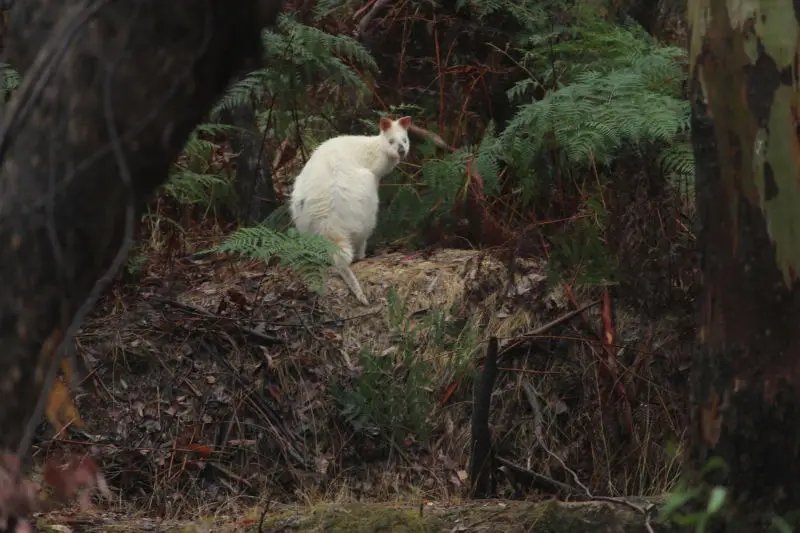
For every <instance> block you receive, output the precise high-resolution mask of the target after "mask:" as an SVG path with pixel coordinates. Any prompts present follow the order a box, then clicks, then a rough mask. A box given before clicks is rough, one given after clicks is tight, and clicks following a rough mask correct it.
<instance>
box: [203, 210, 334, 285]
mask: <svg viewBox="0 0 800 533" xmlns="http://www.w3.org/2000/svg"><path fill="white" fill-rule="evenodd" d="M337 250H338V248H337V247H336V245H335V244H333V242H331V241H330V240H328V239H326V238H325V237H322V236H320V235H315V234H312V233H300V232H298V231H297V230H296V229H294V228H290V229H289V230H288V231H286V233H280V232H277V231H274V230H272V229H270V228H269V227H267V226H266V225H264V224H260V225H258V226H254V227H250V228H239V229H238V230H236V231H235V232H233V233H231V234H230V235H229V236H228V237H227V239H225V241H223V242H222V243H221V244H220V245H218V246H216V247H215V248H213V249H212V250H211V251H214V252H232V253H235V254H238V255H242V256H244V257H248V258H251V259H258V260H260V261H264V262H267V261H269V260H270V259H272V258H273V257H276V256H277V257H278V258H280V261H281V264H283V265H285V266H288V267H291V268H292V269H294V270H296V271H297V272H298V273H299V274H300V276H301V277H302V278H303V280H304V281H305V282H306V283H307V284H308V285H309V287H310V288H311V289H312V290H315V291H321V290H322V289H323V288H324V286H325V279H326V277H327V275H326V273H327V269H328V267H329V266H330V265H331V264H332V263H333V260H332V258H333V254H334V253H336V251H337Z"/></svg>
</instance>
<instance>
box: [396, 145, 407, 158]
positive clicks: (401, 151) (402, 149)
mask: <svg viewBox="0 0 800 533" xmlns="http://www.w3.org/2000/svg"><path fill="white" fill-rule="evenodd" d="M397 154H398V155H399V156H400V157H403V156H404V155H406V147H405V146H403V145H402V144H401V145H400V146H398V147H397Z"/></svg>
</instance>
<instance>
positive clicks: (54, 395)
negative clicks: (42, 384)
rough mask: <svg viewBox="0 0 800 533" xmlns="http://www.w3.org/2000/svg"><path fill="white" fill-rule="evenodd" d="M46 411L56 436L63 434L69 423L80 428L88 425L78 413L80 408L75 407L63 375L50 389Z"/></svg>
mask: <svg viewBox="0 0 800 533" xmlns="http://www.w3.org/2000/svg"><path fill="white" fill-rule="evenodd" d="M44 413H45V416H47V419H48V420H49V421H50V423H51V424H53V427H54V428H55V430H56V438H58V437H59V436H61V435H62V433H63V431H64V429H65V428H66V427H67V425H69V424H75V425H76V426H78V427H80V428H85V427H86V424H84V422H83V420H81V417H80V414H79V413H78V408H77V407H75V404H74V403H73V402H72V398H70V396H69V387H67V384H66V382H65V381H64V379H63V378H62V377H61V376H59V377H58V378H57V379H56V381H55V382H54V383H53V388H52V389H50V395H49V396H48V397H47V405H46V406H45V410H44Z"/></svg>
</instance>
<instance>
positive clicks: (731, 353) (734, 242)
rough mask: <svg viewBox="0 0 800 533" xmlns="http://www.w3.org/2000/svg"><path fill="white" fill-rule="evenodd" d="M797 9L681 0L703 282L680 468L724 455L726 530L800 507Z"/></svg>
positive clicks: (729, 0) (752, 0)
mask: <svg viewBox="0 0 800 533" xmlns="http://www.w3.org/2000/svg"><path fill="white" fill-rule="evenodd" d="M798 9H800V5H798V3H797V2H790V1H788V0H783V1H777V0H747V1H741V0H689V17H688V19H689V24H690V34H691V37H690V76H691V98H692V107H693V111H692V113H693V117H692V121H693V124H692V131H693V134H692V135H693V143H694V147H695V156H696V164H697V172H696V199H697V213H698V247H699V251H700V258H701V267H702V272H703V285H704V287H703V291H702V295H701V298H700V302H699V310H700V316H699V330H698V336H699V348H698V351H697V355H696V358H695V361H694V366H693V374H694V383H693V395H694V398H693V400H694V402H693V404H694V408H693V413H692V414H693V416H692V427H691V436H690V439H691V440H690V466H691V467H693V469H692V470H693V471H694V472H697V471H698V469H699V468H701V467H702V466H703V465H704V464H706V462H707V461H708V460H709V459H710V458H712V457H714V456H717V457H721V458H722V459H723V460H724V461H725V462H726V463H727V466H728V469H727V471H717V472H716V473H715V474H714V475H712V476H710V477H708V478H706V479H705V481H708V482H712V483H718V484H720V485H723V486H725V487H727V489H728V490H729V495H730V498H729V500H728V503H729V505H730V506H729V507H728V510H729V514H728V518H729V519H730V518H733V519H730V520H729V521H728V523H727V524H726V525H725V526H724V527H725V529H724V530H725V531H742V532H748V533H750V532H757V531H766V524H768V523H769V522H770V521H771V520H772V517H773V516H774V515H776V514H777V515H780V516H784V517H785V516H786V514H787V513H788V512H789V511H796V510H800V423H798V422H800V419H798V416H799V415H800V386H799V385H800V288H799V286H798V283H797V281H798V272H800V164H798V163H799V162H800V142H798V136H797V125H796V123H797V117H798V109H797V105H798V96H799V95H798V90H797V84H798V75H797V63H796V57H797V55H796V54H797V52H798V43H800V32H799V31H798V20H800V13H798ZM696 479H698V478H696Z"/></svg>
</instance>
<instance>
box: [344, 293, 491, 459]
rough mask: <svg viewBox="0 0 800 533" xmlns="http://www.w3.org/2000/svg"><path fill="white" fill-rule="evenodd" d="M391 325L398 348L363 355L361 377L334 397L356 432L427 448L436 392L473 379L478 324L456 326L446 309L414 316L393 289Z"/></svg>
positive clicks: (478, 342) (391, 442)
mask: <svg viewBox="0 0 800 533" xmlns="http://www.w3.org/2000/svg"><path fill="white" fill-rule="evenodd" d="M388 326H389V328H390V331H391V332H392V335H393V338H394V344H393V346H392V347H391V348H390V349H388V350H385V351H383V352H382V353H375V352H374V351H372V350H371V349H370V348H369V347H364V348H362V350H361V351H360V353H359V366H360V372H359V375H358V376H357V377H356V378H354V380H353V382H352V383H351V384H350V386H346V385H337V386H333V387H332V390H331V392H332V396H333V398H334V399H335V400H336V402H337V403H338V405H339V408H340V410H341V411H340V412H341V415H342V417H343V418H344V419H345V421H346V422H347V423H348V424H350V426H351V427H352V428H353V430H354V431H356V432H357V433H362V434H364V435H365V436H369V437H372V438H378V439H381V440H383V441H384V444H386V445H387V446H391V445H398V446H401V447H405V446H406V445H407V444H408V442H409V441H413V442H419V443H423V444H424V443H426V442H427V441H428V439H429V438H430V437H431V432H432V430H433V427H432V426H431V420H432V418H433V416H432V415H433V414H434V409H435V408H436V405H437V404H436V400H437V399H438V398H436V397H435V391H436V390H440V389H441V388H442V385H447V384H448V383H450V382H452V381H454V380H461V379H464V378H467V379H469V378H471V377H472V372H473V366H472V362H473V361H474V357H475V354H476V351H477V350H479V349H480V345H481V341H482V338H481V337H480V329H479V328H477V327H474V326H475V324H472V323H470V322H468V321H467V322H465V321H455V320H454V319H453V317H452V315H451V314H450V313H449V312H448V310H446V309H436V310H431V312H430V313H429V314H427V315H425V316H422V317H414V316H413V314H412V313H410V312H409V310H408V307H407V305H406V302H405V301H404V300H402V299H401V298H399V297H398V296H397V293H396V292H395V291H394V290H393V289H392V290H390V291H389V295H388Z"/></svg>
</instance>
